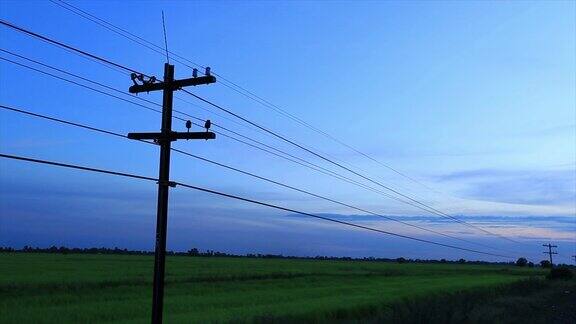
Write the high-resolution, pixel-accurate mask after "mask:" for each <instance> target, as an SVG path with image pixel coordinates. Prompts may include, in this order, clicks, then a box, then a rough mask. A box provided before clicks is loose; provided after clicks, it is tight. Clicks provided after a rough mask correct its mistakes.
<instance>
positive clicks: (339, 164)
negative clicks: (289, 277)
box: [0, 20, 520, 243]
mask: <svg viewBox="0 0 576 324" xmlns="http://www.w3.org/2000/svg"><path fill="white" fill-rule="evenodd" d="M0 24H3V25H5V26H8V27H10V28H13V29H15V30H17V31H20V32H24V33H26V34H28V35H31V36H34V37H37V38H40V39H41V40H44V41H48V42H50V43H53V44H56V45H59V46H62V47H64V48H67V49H70V50H74V51H77V52H78V53H81V54H83V55H87V56H89V57H91V58H94V59H98V60H100V61H102V62H106V63H112V64H113V65H114V66H118V67H121V68H125V69H126V70H128V71H132V72H135V73H139V72H138V71H136V70H133V69H130V68H127V67H125V66H123V65H120V64H117V63H114V62H111V61H109V60H106V59H104V58H101V57H98V56H96V55H92V54H90V53H87V52H85V51H82V50H79V49H76V48H74V47H72V46H69V45H66V44H63V43H61V42H58V41H55V40H52V39H49V38H47V37H45V36H42V35H39V34H37V33H34V32H31V31H27V30H25V29H23V28H21V27H18V26H15V25H13V24H10V23H8V22H5V21H4V20H0ZM4 60H6V59H4ZM8 61H10V60H8ZM12 62H13V61H12ZM16 64H19V63H16ZM19 65H21V64H19ZM42 73H45V72H42ZM58 78H59V77H58ZM84 87H86V86H84ZM96 91H98V90H96ZM183 91H184V92H185V93H188V94H190V95H191V96H193V97H195V98H197V99H198V100H201V101H203V102H205V103H207V104H209V105H211V106H213V107H215V108H217V109H219V110H221V111H224V112H226V113H227V114H229V115H232V116H234V117H236V118H238V119H240V120H242V121H244V122H246V123H248V124H251V125H252V126H254V127H256V128H259V129H261V130H262V131H265V132H266V133H269V134H270V135H273V136H274V137H277V138H279V139H281V140H283V141H285V142H287V143H289V144H291V145H293V146H296V147H298V148H300V149H302V150H304V151H307V152H308V153H310V154H312V155H314V156H317V157H319V158H321V159H322V160H325V161H326V162H329V163H331V164H334V165H336V166H338V167H340V168H342V169H344V170H346V171H348V172H351V173H353V174H355V175H356V176H359V177H360V178H363V179H364V180H367V181H369V182H372V183H374V184H376V185H378V186H380V187H382V188H384V189H386V190H389V191H391V192H393V193H395V194H397V195H399V196H402V197H404V198H406V199H408V200H410V201H412V202H413V203H415V204H418V205H419V206H423V207H418V208H420V209H422V210H425V211H427V212H430V210H431V211H432V212H433V213H434V214H436V215H438V216H441V217H445V218H449V219H452V220H453V221H456V222H458V223H461V224H463V225H466V226H468V227H471V228H475V229H477V230H480V231H482V232H484V233H486V234H490V235H494V236H496V237H499V238H502V239H505V240H508V241H511V242H514V243H520V242H518V241H515V240H512V239H510V238H508V237H506V236H503V235H500V234H497V233H493V232H491V231H488V230H486V229H483V228H481V227H479V226H476V225H473V224H470V223H468V222H465V221H463V220H460V219H458V218H456V217H454V216H452V215H449V214H446V213H444V212H441V211H439V210H437V209H435V208H433V207H431V206H429V205H427V204H425V203H422V202H420V201H418V200H416V199H414V198H412V197H410V196H408V195H405V194H403V193H401V192H399V191H397V190H395V189H392V188H390V187H388V186H386V185H383V184H381V183H380V182H378V181H375V180H373V179H370V178H369V177H367V176H364V175H362V174H360V173H358V172H356V171H354V170H352V169H350V168H348V167H346V166H344V165H342V164H341V163H338V162H335V161H333V160H331V159H328V158H326V157H324V156H323V155H321V154H319V153H317V152H314V151H312V150H310V149H308V148H306V147H304V146H303V145H300V144H298V143H296V142H294V141H293V140H290V139H288V138H286V137H285V136H282V135H279V134H278V133H276V132H273V131H271V130H269V129H267V128H265V127H263V126H260V125H258V124H256V123H254V122H252V121H250V120H248V119H247V118H244V117H242V116H240V115H238V114H236V113H234V112H232V111H231V110H229V109H226V108H224V107H222V106H220V105H217V104H215V103H213V102H211V101H209V100H207V99H204V98H202V97H200V96H198V95H195V94H193V93H191V92H189V91H188V90H183ZM122 100H125V99H122ZM125 101H126V100H125Z"/></svg>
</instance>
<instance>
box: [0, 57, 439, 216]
mask: <svg viewBox="0 0 576 324" xmlns="http://www.w3.org/2000/svg"><path fill="white" fill-rule="evenodd" d="M0 51H4V52H6V53H8V54H11V55H14V56H17V57H19V58H22V59H25V60H28V61H31V62H34V63H36V64H39V65H42V66H44V67H47V68H50V69H53V70H55V71H58V72H61V73H64V74H67V75H70V76H73V77H75V78H79V79H81V80H83V81H86V82H90V83H92V84H95V85H98V86H101V87H104V88H106V89H109V90H112V91H114V92H117V93H120V94H121V95H126V94H125V93H124V92H123V91H120V90H118V89H115V88H113V87H110V86H108V85H105V84H102V83H100V82H96V81H93V80H90V79H87V78H84V77H82V76H79V75H77V74H74V73H71V72H68V71H64V70H62V69H59V68H56V67H53V66H50V65H48V64H45V63H42V62H39V61H36V60H33V59H30V58H27V57H25V56H22V55H19V54H15V53H13V52H10V51H7V50H2V49H0ZM0 60H4V61H7V62H10V63H13V64H15V65H18V66H21V67H24V68H28V69H30V70H33V71H36V72H39V73H42V74H45V75H48V76H52V77H54V78H57V79H59V80H62V81H66V82H69V83H72V84H74V85H78V86H81V87H83V88H86V89H89V90H92V91H95V92H98V93H100V94H104V95H107V96H110V97H113V98H116V99H119V100H122V101H125V102H128V103H131V104H133V105H136V106H138V107H142V108H145V109H147V110H151V111H154V112H157V113H161V111H160V110H158V109H154V108H150V107H147V106H144V105H142V104H138V103H136V102H133V101H130V100H127V99H124V98H121V97H118V96H116V95H113V94H110V93H107V92H105V91H101V90H98V89H95V88H93V87H90V86H86V85H83V84H81V83H78V82H75V81H73V80H70V79H66V78H63V77H60V76H57V75H55V74H52V73H49V72H46V71H42V70H39V69H36V68H33V67H31V66H29V65H26V64H22V63H18V62H15V61H12V60H10V59H6V58H2V57H0ZM130 97H131V98H135V99H138V100H141V101H145V102H147V103H150V104H153V105H156V106H161V105H160V104H157V103H155V102H152V101H149V100H146V99H144V98H140V97H137V96H130ZM174 111H175V112H178V113H179V114H182V115H185V116H187V117H190V118H193V119H195V120H199V121H204V120H203V119H201V118H199V117H195V116H192V115H190V114H188V113H185V112H182V111H180V110H174ZM173 118H176V119H179V120H181V121H186V120H185V119H183V118H180V117H177V116H173ZM194 125H196V126H199V127H203V126H202V125H199V124H197V123H194ZM214 126H215V127H218V128H220V129H222V130H225V131H227V132H230V133H232V134H235V135H237V136H240V137H242V138H245V139H247V140H249V141H251V142H254V143H257V144H258V145H261V146H264V147H267V148H270V149H272V150H274V151H276V152H279V153H280V154H283V155H285V156H282V155H278V154H277V153H274V152H271V151H269V150H267V149H263V148H262V147H258V146H255V145H252V144H250V143H247V142H245V141H243V140H240V139H238V138H235V137H233V136H230V135H226V134H223V133H221V132H215V133H217V134H221V135H223V136H225V137H227V138H230V139H232V140H234V141H237V142H239V143H242V144H245V145H248V146H251V147H254V148H257V149H259V150H262V151H264V152H267V153H269V154H273V155H276V156H279V157H282V158H284V159H286V160H288V161H291V162H294V163H297V164H300V165H303V164H302V163H299V162H298V161H301V162H303V163H305V164H308V165H303V166H305V167H309V168H311V169H313V170H316V171H318V172H321V173H324V174H327V175H329V176H333V177H336V178H337V179H340V180H342V181H345V182H348V183H350V184H354V185H357V186H360V187H362V188H364V189H367V190H370V191H372V192H375V193H378V194H381V195H384V196H385V197H387V198H390V199H393V200H396V201H399V202H402V203H405V204H408V205H410V206H413V207H416V208H419V209H421V210H424V211H427V212H430V213H432V214H435V213H434V212H433V211H430V210H427V209H425V208H423V207H421V206H418V205H414V204H413V203H411V202H409V201H405V200H402V199H400V198H398V197H396V196H393V195H390V194H388V193H386V192H383V191H381V190H377V189H374V188H372V187H370V186H367V185H365V184H363V183H360V182H358V181H355V180H352V179H350V178H348V177H345V176H342V175H341V174H338V173H335V172H334V171H332V170H329V169H326V168H324V167H322V166H319V165H317V164H314V163H312V162H310V161H307V160H304V159H301V158H299V157H297V156H295V155H293V154H290V153H287V152H285V151H283V150H280V149H277V148H275V147H273V146H270V145H268V144H265V143H263V142H261V141H258V140H255V139H253V138H250V137H247V136H244V135H242V134H240V133H238V132H235V131H233V130H230V129H228V128H226V127H224V126H221V125H218V124H216V123H214ZM287 157H290V158H287ZM295 160H298V161H295ZM310 166H312V167H310ZM318 169H320V170H318Z"/></svg>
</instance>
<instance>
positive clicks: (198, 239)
mask: <svg viewBox="0 0 576 324" xmlns="http://www.w3.org/2000/svg"><path fill="white" fill-rule="evenodd" d="M73 4H74V5H76V6H78V7H79V8H81V9H83V10H86V11H88V12H90V13H92V14H94V15H96V16H98V17H101V18H104V19H106V20H108V21H110V22H112V23H114V24H116V25H118V26H120V27H122V28H125V29H127V30H129V31H131V32H133V33H135V34H137V35H139V36H141V37H144V38H146V39H147V40H149V41H152V42H154V43H157V44H162V42H163V36H162V25H161V11H162V10H164V12H165V15H166V18H167V24H166V27H167V32H168V46H169V48H170V50H171V51H173V52H175V53H178V54H180V55H183V56H186V57H187V58H188V59H190V60H192V61H194V62H197V63H199V64H201V65H208V66H211V67H212V69H213V71H216V72H217V73H218V74H220V75H222V76H224V77H225V78H226V79H229V80H232V81H234V82H235V83H238V84H240V85H242V86H244V87H246V88H247V89H249V90H250V91H252V92H254V93H256V94H258V95H259V96H261V97H263V98H265V99H266V100H268V101H270V102H272V103H274V104H276V105H278V106H279V107H282V108H283V109H285V110H286V111H288V112H290V113H291V114H294V115H296V116H298V117H299V118H302V119H303V120H305V121H306V122H308V123H310V124H312V125H314V126H315V127H318V128H320V129H322V130H324V131H326V132H328V133H330V134H331V135H333V136H335V137H336V138H338V139H340V140H342V141H344V142H346V143H347V144H349V145H351V146H353V147H355V148H357V149H359V150H361V151H362V152H364V153H366V154H368V155H370V156H372V157H374V158H375V159H377V160H378V161H381V162H383V163H385V164H387V165H389V166H392V167H394V168H396V169H398V170H401V171H402V172H403V173H405V174H407V175H409V176H410V177H412V178H414V179H417V180H418V181H419V182H422V183H424V184H426V186H428V187H430V188H433V189H434V191H431V190H429V189H427V188H425V187H423V186H421V185H419V184H417V183H414V182H412V181H409V180H407V179H406V178H403V177H400V176H398V175H397V174H395V173H394V172H391V171H390V170H389V169H387V168H385V167H382V166H381V165H379V164H376V163H374V162H373V161H370V160H368V159H366V158H364V157H363V156H361V155H359V154H357V153H356V152H354V151H351V150H349V149H348V148H346V147H343V146H341V145H339V144H337V143H335V142H333V141H331V140H330V139H328V138H325V137H322V136H321V135H319V134H317V133H314V132H312V131H310V130H309V129H307V128H304V127H302V126H301V125H299V124H297V123H294V122H292V121H291V120H289V119H287V118H285V117H283V116H281V115H279V114H277V113H275V112H274V111H272V110H270V109H268V108H265V107H263V106H261V105H258V104H257V103H255V102H254V101H251V100H248V99H247V98H245V97H242V96H240V95H238V94H237V93H235V92H233V91H231V90H229V89H228V88H226V87H225V86H223V85H222V84H219V83H217V84H215V85H210V86H202V87H197V88H194V89H192V90H193V91H194V92H195V93H197V94H199V95H201V96H203V97H205V98H207V99H210V100H213V101H214V102H216V103H219V104H222V105H223V106H225V107H228V108H230V109H231V110H233V111H235V112H237V113H239V114H242V115H243V116H246V117H248V118H250V119H251V120H254V121H255V122H257V123H259V124H262V125H265V126H266V127H268V128H271V129H274V130H275V131H278V132H279V133H281V134H284V135H287V136H288V137H290V138H292V139H294V140H296V141H297V142H299V143H303V144H306V145H307V146H310V147H312V148H314V149H315V150H318V151H319V152H322V154H326V155H328V156H330V157H333V158H334V159H336V160H338V161H341V162H343V163H345V164H346V165H350V166H353V167H354V168H355V169H357V170H362V172H363V173H365V174H367V175H369V176H370V177H373V178H374V179H378V181H382V182H384V183H386V184H387V185H389V186H391V187H393V188H395V189H397V190H399V191H401V192H404V193H406V194H409V195H411V196H413V197H417V198H418V199H419V200H422V201H425V202H426V203H428V204H430V205H433V206H434V207H436V208H438V209H440V210H442V211H445V212H447V213H450V214H453V215H458V216H460V217H462V219H465V220H467V221H470V222H472V223H476V224H479V225H482V226H484V227H486V228H487V229H490V230H492V231H494V232H497V233H501V234H504V235H508V236H510V237H514V238H516V239H518V240H522V241H523V242H526V244H520V245H515V244H509V242H507V241H502V240H500V239H498V238H495V237H491V236H486V235H485V234H483V233H482V232H478V231H471V230H470V229H469V228H467V227H463V226H461V225H457V224H452V223H446V222H444V221H442V219H440V218H439V217H437V216H434V215H429V214H425V213H424V212H422V211H421V210H418V209H415V208H413V207H410V206H407V205H405V204H400V203H398V202H397V201H394V200H390V199H386V198H384V197H382V196H380V195H377V194H374V193H372V192H369V191H365V190H362V189H360V188H358V187H355V186H351V185H349V184H346V183H343V182H341V181H338V180H336V179H333V178H330V177H326V176H324V175H321V174H318V173H315V172H313V171H311V170H308V169H305V168H302V167H299V166H296V165H294V164H292V163H290V162H287V161H284V160H281V159H278V158H276V157H273V156H270V155H268V154H266V153H263V152H260V151H257V150H253V149H251V148H249V147H246V146H243V145H241V144H238V143H235V142H233V141H230V140H228V139H226V138H223V137H219V138H217V139H216V140H215V141H208V142H204V141H195V142H192V141H189V142H179V143H176V144H175V147H178V148H181V149H184V150H187V151H189V152H192V153H195V154H198V155H200V156H203V157H206V158H210V159H213V160H217V161H220V162H223V163H226V164H229V165H232V166H235V167H239V168H242V169H244V170H246V171H250V172H255V173H258V174H261V175H263V176H267V177H271V178H273V179H275V180H279V181H284V182H286V183H288V184H290V185H294V186H298V187H301V188H306V189H308V190H310V191H313V192H316V193H319V194H323V195H326V196H329V197H331V198H334V199H339V200H342V201H344V202H347V203H351V204H354V205H357V206H359V207H362V208H366V209H369V210H373V211H375V212H377V213H382V214H385V215H393V216H397V217H402V219H406V220H407V221H411V222H412V221H413V222H415V224H419V225H424V226H431V227H433V228H434V229H435V230H439V231H443V232H446V233H451V234H453V235H458V236H462V237H466V238H467V239H471V240H475V241H478V242H481V243H482V244H491V245H493V246H494V247H496V250H497V249H502V250H511V251H513V252H514V253H515V255H518V254H522V255H529V256H531V258H533V259H534V260H535V261H537V260H539V258H541V251H540V250H541V247H540V244H541V243H542V242H547V241H548V240H554V241H555V242H560V243H559V244H558V245H560V250H561V251H560V252H563V255H564V256H568V255H570V254H574V250H575V245H574V244H575V243H574V242H575V240H576V237H575V235H576V234H575V231H576V223H575V220H574V217H575V214H576V201H575V199H576V192H575V191H576V169H575V168H576V144H575V143H576V128H575V127H576V126H575V124H576V94H575V90H574V89H575V87H576V77H575V75H576V73H575V72H576V59H575V58H576V31H575V30H576V16H575V15H576V14H575V12H576V7H575V6H576V5H575V4H574V2H570V1H547V2H529V1H523V2H434V1H423V2H417V1H413V2H392V1H390V2H199V1H194V2H192V1H190V2H183V1H177V2H176V1H175V2H167V1H165V2H143V3H140V2H125V1H118V2H114V1H106V2H104V1H78V2H74V3H73ZM0 6H1V7H0V8H1V10H0V12H1V17H2V19H5V20H7V21H10V22H12V23H14V24H16V25H19V26H22V27H25V28H29V29H31V30H33V31H36V32H39V33H42V34H45V35H47V36H49V37H53V38H55V39H58V40H60V41H63V42H65V43H67V44H71V45H74V46H77V47H79V48H81V49H83V50H86V51H89V52H92V53H95V54H97V55H101V56H104V57H106V58H108V59H110V60H112V61H115V62H119V63H121V64H124V65H128V66H130V67H133V68H135V69H137V70H139V71H143V72H146V73H147V74H151V75H157V76H159V77H161V73H162V67H163V63H164V60H165V58H164V57H163V56H162V55H159V54H157V53H155V52H153V51H150V50H149V49H147V48H145V47H142V46H140V45H138V44H135V43H132V42H130V41H129V40H127V39H125V38H122V37H120V36H118V35H116V34H113V33H111V32H110V31H108V30H106V29H104V28H102V27H101V26H98V25H96V24H94V23H92V22H90V21H87V20H84V19H82V18H81V17H78V16H76V15H73V14H72V13H70V12H69V11H66V10H64V9H63V8H61V7H59V6H57V5H55V4H54V3H52V2H49V1H31V2H17V1H4V2H2V3H1V4H0ZM0 43H1V47H2V48H3V49H5V50H9V51H12V52H15V53H18V54H21V55H25V56H27V57H30V58H33V59H36V60H40V61H42V62H44V63H47V64H50V65H53V66H56V67H59V68H63V69H66V70H69V71H70V72H74V73H77V74H80V75H82V76H84V77H88V78H91V79H93V80H96V81H99V82H103V83H106V84H108V85H110V86H113V87H115V88H117V89H121V90H127V88H128V86H129V85H130V84H131V81H130V79H129V78H128V76H126V75H122V74H120V73H118V72H117V71H114V70H112V69H109V68H106V67H105V66H102V65H100V64H96V63H94V62H92V61H90V60H86V59H84V58H81V57H78V56H76V55H73V54H71V53H69V52H66V51H63V50H62V49H58V48H54V47H52V46H50V45H47V44H45V43H42V42H40V41H38V40H34V39H31V38H29V37H27V36H24V35H22V34H18V33H15V32H14V31H12V30H9V29H7V28H5V27H2V28H1V29H0ZM2 57H5V58H10V59H13V60H17V59H14V58H13V57H11V56H10V55H8V54H5V53H2ZM18 61H20V60H18ZM0 72H1V73H0V102H1V103H2V104H6V105H11V106H15V107H20V108H23V109H27V110H31V111H34V112H38V113H44V114H48V115H51V116H57V117H61V118H64V119H69V120H72V121H77V122H82V123H87V124H90V125H95V126H98V127H101V128H105V129H110V130H114V131H119V132H122V133H127V132H130V131H153V130H157V129H158V128H159V122H160V117H159V115H158V114H155V113H153V112H148V111H145V110H141V109H138V108H137V107H135V106H132V105H130V104H127V103H124V102H122V101H119V100H116V99H113V98H109V97H105V96H102V95H100V94H97V93H94V92H91V91H88V90H86V89H82V88H79V87H77V86H74V85H70V84H68V83H65V82H62V81H60V80H56V79H53V78H50V77H47V76H43V75H40V74H38V73H35V72H32V71H29V70H27V69H24V68H21V67H18V66H14V65H13V64H10V63H6V62H0ZM176 74H177V76H178V77H187V76H189V75H190V74H191V71H190V69H189V68H188V67H186V66H183V65H181V64H178V63H176ZM23 85H25V86H23ZM140 96H142V97H145V98H147V99H150V100H154V101H156V102H160V95H159V94H150V95H146V94H141V95H140ZM177 97H178V98H177V99H176V100H175V108H176V109H179V110H182V111H186V112H188V113H190V114H193V115H195V116H198V117H201V118H210V119H211V120H213V121H214V122H216V123H219V124H222V125H225V126H228V127H229V128H232V129H235V130H237V131H239V132H242V133H244V134H246V135H248V136H251V137H255V138H258V139H259V140H261V141H263V142H265V143H267V144H270V145H274V146H276V147H278V148H281V149H283V150H286V151H288V152H290V153H292V154H294V155H297V156H299V157H302V158H305V159H308V160H310V161H314V162H315V163H317V164H320V165H322V166H324V167H326V168H329V169H331V170H334V171H338V172H341V171H342V170H337V169H336V168H334V167H333V166H332V165H329V164H326V163H325V162H324V161H322V160H318V159H317V158H315V157H313V156H310V155H309V154H307V153H306V152H303V151H301V150H298V149H296V148H294V147H291V146H288V145H286V144H285V143H282V142H279V141H277V140H275V139H274V138H272V137H270V136H267V135H265V134H262V133H261V132H258V131H256V130H253V129H250V128H249V127H245V126H240V125H238V124H236V123H232V122H230V121H229V120H227V119H223V118H222V117H221V116H219V115H218V114H219V113H218V114H217V113H216V112H215V111H214V110H213V108H211V107H209V106H207V105H205V104H203V103H201V102H199V101H195V99H194V98H192V97H190V96H186V95H185V94H182V93H180V94H177ZM180 99H184V100H186V101H188V102H190V103H193V104H195V105H191V104H190V103H186V102H183V101H181V100H180ZM174 128H175V129H177V130H184V129H185V128H184V125H183V123H182V122H179V121H175V122H174ZM0 148H1V151H2V152H5V153H9V154H19V155H24V156H31V157H37V158H43V159H49V160H57V161H67V162H71V163H78V164H84V165H90V166H94V167H101V168H109V169H114V170H122V171H126V172H133V173H138V174H145V175H150V176H155V175H156V174H157V159H158V157H157V155H158V153H157V150H156V149H154V148H153V147H148V146H146V145H140V144H138V143H132V142H129V141H126V140H122V139H116V138H112V137H106V136H103V135H99V134H94V133H90V132H87V131H85V130H81V129H74V128H69V127H65V126H61V125H56V124H54V123H49V122H46V121H42V120H37V119H31V118H28V117H23V116H21V115H17V114H14V113H10V112H6V111H0ZM350 176H351V177H354V176H353V175H350ZM172 178H173V179H175V180H180V181H183V182H188V183H192V184H196V185H199V186H204V187H208V188H213V189H217V190H222V191H225V192H230V193H235V194H241V195H244V196H247V197H250V198H255V199H261V200H264V201H267V202H271V203H275V204H279V205H282V206H286V207H290V208H295V209H299V210H303V211H306V212H311V213H322V214H330V215H335V216H334V217H344V218H346V219H347V220H350V221H352V220H351V219H353V220H355V221H356V222H358V223H363V224H370V225H371V226H374V227H378V228H382V229H386V230H390V231H395V232H398V233H406V234H410V235H415V236H417V237H421V238H427V239H433V240H436V241H439V242H446V243H448V242H449V240H447V239H445V238H442V237H440V238H438V237H435V236H433V235H431V234H430V233H426V232H424V233H422V232H416V231H414V230H413V229H411V228H409V227H408V228H407V227H405V226H402V225H399V224H395V223H392V222H389V221H385V220H382V219H373V218H370V217H365V216H362V215H359V213H358V211H357V210H351V209H348V208H345V207H342V206H338V205H334V204H331V203H328V202H324V201H319V200H318V199H313V198H311V197H308V196H305V195H302V194H298V193H294V192H290V191H288V190H286V189H282V188H278V187H276V186H273V185H271V184H266V183H263V182H261V181H258V180H255V179H251V178H248V177H246V176H243V175H240V174H235V173H232V172H230V171H227V170H224V169H221V168H218V167H215V166H211V165H207V164H206V163H203V162H201V161H197V160H193V159H190V158H186V157H183V156H179V155H176V154H174V155H173V161H172ZM358 180H359V181H361V179H358ZM155 191H156V188H155V187H154V186H153V185H152V184H150V183H142V182H138V181H134V180H126V179H117V178H113V177H106V176H102V175H89V174H84V173H79V172H75V171H69V170H59V169H54V168H50V167H44V166H36V165H29V164H23V163H22V162H12V161H6V160H1V161H0V196H1V198H0V212H1V214H0V215H1V216H0V217H1V218H0V245H12V246H22V245H25V244H29V245H42V246H46V245H52V244H56V245H69V246H101V245H105V246H121V247H128V248H137V249H151V248H152V247H153V240H152V237H153V231H154V221H155V203H156V200H155V194H156V193H155ZM171 206H172V207H171V208H172V210H171V216H170V234H169V242H168V245H169V246H168V247H169V248H171V249H188V248H190V247H193V246H194V247H198V248H200V249H216V250H222V251H230V252H236V253H246V252H263V253H267V252H270V253H284V254H299V255H316V254H333V255H353V256H355V255H358V256H365V255H374V256H387V257H396V256H399V255H403V256H408V257H424V256H426V257H430V258H442V257H453V258H459V257H460V256H465V257H467V258H477V259H483V258H484V257H483V256H480V255H470V254H465V253H464V254H463V253H461V252H458V251H450V250H447V249H444V248H438V247H433V246H427V245H423V244H415V243H410V242H408V243H407V242H405V241H403V240H400V239H393V238H389V237H385V236H382V235H375V234H371V233H364V232H361V231H358V230H350V229H349V228H345V227H344V228H342V227H341V226H337V225H331V224H323V223H319V221H318V220H306V219H301V218H296V217H291V216H290V215H287V214H286V213H282V212H278V211H271V210H269V209H266V208H263V207H254V206H250V205H247V204H245V203H239V202H234V201H230V200H226V199H223V198H215V197H211V196H208V195H206V194H202V193H195V192H191V191H188V190H185V189H181V188H177V189H175V190H174V191H173V194H172V196H171ZM450 243H454V242H450ZM460 243H461V242H456V244H460ZM404 244H408V246H406V245H404ZM407 247H408V249H407ZM496 250H494V251H496ZM494 251H491V252H494Z"/></svg>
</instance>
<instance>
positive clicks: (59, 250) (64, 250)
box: [0, 245, 550, 268]
mask: <svg viewBox="0 0 576 324" xmlns="http://www.w3.org/2000/svg"><path fill="white" fill-rule="evenodd" d="M2 252H5V253H6V252H11V253H56V254H120V255H154V252H153V251H139V250H128V249H126V248H124V249H121V248H118V247H114V248H105V247H99V248H96V247H92V248H68V247H65V246H60V247H57V246H51V247H48V248H40V247H31V246H28V245H26V246H24V247H23V248H22V249H15V248H12V247H0V253H2ZM166 254H167V255H176V256H193V257H227V258H254V259H303V260H309V259H312V260H340V261H374V262H397V263H447V264H448V263H457V264H499V265H516V266H519V267H525V266H527V267H534V266H535V264H534V263H532V262H528V260H527V259H526V258H519V259H518V260H517V261H516V262H488V261H467V260H465V259H459V260H447V259H440V260H434V259H406V258H403V257H400V258H395V259H391V258H376V257H362V258H353V257H335V256H321V255H318V256H314V257H305V256H286V255H282V254H260V253H248V254H244V255H240V254H231V253H226V252H219V251H213V250H206V251H204V252H202V251H200V250H199V249H197V248H192V249H190V250H188V251H186V252H175V251H166ZM539 266H541V267H543V268H549V267H550V262H549V261H547V260H542V261H541V262H540V263H539Z"/></svg>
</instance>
